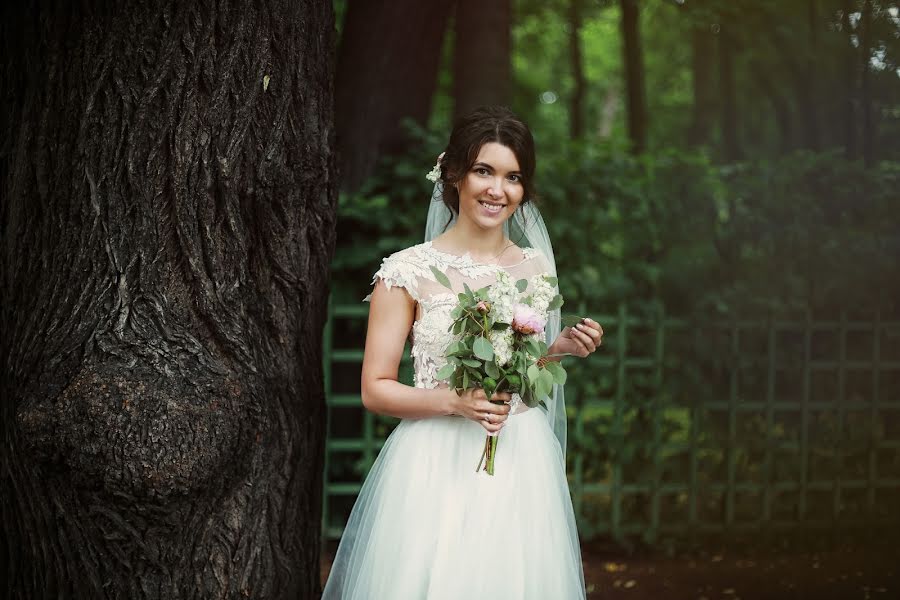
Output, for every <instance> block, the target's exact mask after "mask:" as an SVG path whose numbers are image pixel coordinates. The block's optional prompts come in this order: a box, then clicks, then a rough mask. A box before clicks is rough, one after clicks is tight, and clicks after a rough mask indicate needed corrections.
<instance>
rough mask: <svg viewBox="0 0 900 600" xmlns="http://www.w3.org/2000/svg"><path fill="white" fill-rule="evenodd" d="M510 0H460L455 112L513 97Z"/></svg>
mask: <svg viewBox="0 0 900 600" xmlns="http://www.w3.org/2000/svg"><path fill="white" fill-rule="evenodd" d="M511 20H512V2H511V0H491V2H481V1H479V0H457V1H456V18H455V19H454V29H453V31H454V38H453V40H454V43H453V100H454V102H453V113H454V116H455V117H461V116H463V115H466V114H468V113H469V112H471V111H472V110H473V109H475V108H477V107H479V106H483V105H485V104H502V105H509V104H510V102H511V101H512V72H511V71H512V64H511V62H510V61H511V57H510V53H511V46H510V43H511V42H510V27H511V26H512V22H511Z"/></svg>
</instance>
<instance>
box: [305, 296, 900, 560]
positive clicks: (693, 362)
mask: <svg viewBox="0 0 900 600" xmlns="http://www.w3.org/2000/svg"><path fill="white" fill-rule="evenodd" d="M580 308H581V309H582V310H581V313H582V314H595V313H590V312H588V311H584V310H583V307H580ZM367 315H368V306H365V305H363V306H335V307H333V308H332V309H331V311H330V318H329V321H328V324H327V326H326V329H325V337H324V347H325V365H324V366H325V382H326V391H327V397H328V404H329V432H328V441H327V453H326V455H327V463H326V470H325V473H326V478H325V489H324V512H323V531H324V534H325V536H326V537H327V538H331V539H333V538H337V537H338V536H339V535H340V532H341V530H342V527H343V524H344V521H345V519H346V517H347V514H348V513H349V509H350V507H351V506H352V503H353V500H354V499H355V497H356V494H357V493H358V491H359V488H360V485H361V482H362V480H363V479H364V477H365V474H366V473H367V472H368V469H369V468H370V467H371V465H372V462H373V461H374V460H375V457H376V455H377V452H378V450H379V449H380V448H381V446H382V444H383V443H384V439H385V438H386V436H387V434H388V433H389V432H390V430H391V428H392V427H393V426H394V424H396V422H397V420H396V419H392V418H386V417H381V416H377V415H373V414H371V413H369V412H367V411H366V410H365V409H363V408H362V405H361V402H360V398H359V391H358V390H359V368H360V364H361V362H362V348H361V345H360V342H359V341H360V340H362V339H363V337H364V331H365V320H366V317H367ZM595 318H596V319H597V320H598V321H600V322H601V323H602V324H603V327H604V332H605V335H604V338H603V339H604V344H603V346H602V348H601V350H599V351H598V352H597V353H596V354H594V355H592V356H591V357H590V358H589V359H587V360H582V361H575V360H573V361H572V362H570V363H569V365H567V368H568V370H569V372H570V377H569V382H570V383H569V384H567V386H566V401H567V408H568V413H569V444H568V456H567V463H568V475H569V482H570V489H571V491H572V500H573V504H574V507H575V512H576V517H577V520H578V524H579V530H580V533H581V535H582V538H584V539H588V538H591V537H595V536H611V537H612V538H614V539H617V540H620V541H625V540H627V539H629V538H630V537H633V536H640V537H642V538H643V539H644V540H645V541H646V542H648V543H656V542H658V541H659V540H660V539H665V538H667V537H678V538H683V537H693V536H696V535H698V534H703V533H725V534H727V533H730V532H740V531H746V530H750V531H757V530H758V531H761V532H773V531H778V530H783V529H790V530H803V529H819V528H826V529H830V530H832V531H834V532H836V533H840V532H841V531H842V530H845V529H848V528H857V527H866V528H871V527H875V526H877V527H879V528H884V527H886V526H897V525H898V517H900V511H898V508H900V321H882V320H881V319H880V318H878V317H876V318H875V319H873V320H868V321H858V320H850V319H848V318H847V316H846V314H843V315H841V316H840V318H838V319H836V320H830V321H826V320H813V319H812V318H811V317H808V316H807V318H806V319H805V320H802V321H799V322H787V321H776V320H737V321H733V322H724V323H723V322H717V323H702V324H697V323H690V322H686V321H684V320H681V319H676V318H672V317H668V316H666V315H665V314H664V313H663V312H662V311H661V310H656V311H654V312H652V313H651V314H644V315H640V316H638V315H630V314H629V313H628V310H627V308H626V307H625V306H621V307H619V309H618V311H617V313H616V314H607V315H601V316H597V317H595ZM346 340H353V341H355V342H356V344H357V346H355V347H354V346H353V345H352V343H351V345H349V346H348V345H347V343H346ZM407 356H408V353H407ZM401 379H404V380H405V381H406V382H411V380H412V371H411V365H410V363H409V362H408V359H406V360H405V361H404V363H403V364H402V365H401Z"/></svg>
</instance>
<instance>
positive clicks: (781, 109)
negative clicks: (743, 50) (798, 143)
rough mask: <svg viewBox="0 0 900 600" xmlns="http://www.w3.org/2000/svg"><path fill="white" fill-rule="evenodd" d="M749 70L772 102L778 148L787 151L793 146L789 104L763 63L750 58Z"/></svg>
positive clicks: (783, 151)
mask: <svg viewBox="0 0 900 600" xmlns="http://www.w3.org/2000/svg"><path fill="white" fill-rule="evenodd" d="M750 72H751V74H752V75H753V79H754V81H755V82H756V84H757V85H758V86H759V88H760V89H761V90H762V91H763V93H764V94H765V95H766V98H768V99H769V102H770V103H771V104H772V111H773V113H774V115H775V123H776V125H777V127H778V149H779V151H780V152H781V153H786V152H789V151H790V150H791V149H792V148H793V146H794V140H793V134H792V132H793V127H792V121H791V107H790V104H789V103H788V101H787V100H786V99H785V98H784V97H783V96H782V95H781V92H780V90H779V88H778V85H777V84H775V83H774V82H773V81H772V79H771V72H770V71H769V69H767V68H766V66H765V65H764V64H762V63H760V62H759V61H756V60H751V62H750Z"/></svg>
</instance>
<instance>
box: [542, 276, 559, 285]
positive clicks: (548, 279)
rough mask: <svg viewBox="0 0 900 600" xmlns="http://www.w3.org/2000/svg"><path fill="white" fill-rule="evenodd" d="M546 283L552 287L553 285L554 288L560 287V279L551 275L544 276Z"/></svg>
mask: <svg viewBox="0 0 900 600" xmlns="http://www.w3.org/2000/svg"><path fill="white" fill-rule="evenodd" d="M544 281H546V282H547V283H549V284H550V285H552V286H554V287H556V286H557V285H559V279H557V278H556V277H552V276H550V275H544Z"/></svg>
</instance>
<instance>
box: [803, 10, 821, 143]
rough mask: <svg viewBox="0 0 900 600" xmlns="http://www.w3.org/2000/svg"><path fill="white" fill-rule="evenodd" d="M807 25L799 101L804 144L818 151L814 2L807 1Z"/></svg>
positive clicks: (815, 13) (816, 42)
mask: <svg viewBox="0 0 900 600" xmlns="http://www.w3.org/2000/svg"><path fill="white" fill-rule="evenodd" d="M806 7H807V25H808V34H809V35H808V39H809V45H808V46H807V48H806V68H805V69H804V76H803V77H802V79H801V81H804V83H805V85H804V86H803V94H802V95H801V99H802V101H803V103H804V104H803V105H802V106H801V109H800V110H801V111H802V114H803V115H804V118H805V125H806V144H807V147H808V148H810V149H812V150H816V151H818V150H820V149H821V147H822V136H821V134H820V132H819V102H820V101H821V100H820V97H819V94H818V89H819V77H818V74H817V73H816V67H817V65H818V62H819V61H820V60H821V57H820V56H819V52H820V48H819V7H818V5H817V3H816V0H807V3H806Z"/></svg>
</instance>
